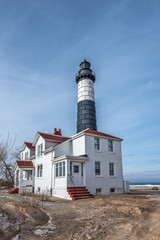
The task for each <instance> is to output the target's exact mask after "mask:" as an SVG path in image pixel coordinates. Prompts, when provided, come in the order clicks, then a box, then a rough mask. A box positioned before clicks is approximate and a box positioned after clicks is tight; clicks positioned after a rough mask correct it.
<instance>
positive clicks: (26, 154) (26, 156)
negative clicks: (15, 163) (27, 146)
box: [25, 152, 28, 160]
mask: <svg viewBox="0 0 160 240" xmlns="http://www.w3.org/2000/svg"><path fill="white" fill-rule="evenodd" d="M27 159H28V152H26V153H25V160H27Z"/></svg>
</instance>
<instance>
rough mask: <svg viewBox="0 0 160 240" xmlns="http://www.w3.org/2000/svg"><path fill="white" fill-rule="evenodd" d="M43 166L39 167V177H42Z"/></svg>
mask: <svg viewBox="0 0 160 240" xmlns="http://www.w3.org/2000/svg"><path fill="white" fill-rule="evenodd" d="M42 172H43V165H42V164H41V165H38V167H37V177H42Z"/></svg>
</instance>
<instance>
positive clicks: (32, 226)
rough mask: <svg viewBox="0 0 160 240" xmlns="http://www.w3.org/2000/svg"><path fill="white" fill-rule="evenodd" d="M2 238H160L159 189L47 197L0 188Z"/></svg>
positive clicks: (128, 239)
mask: <svg viewBox="0 0 160 240" xmlns="http://www.w3.org/2000/svg"><path fill="white" fill-rule="evenodd" d="M0 239H3V240H4V239H6V240H9V239H16V240H18V239H19V240H28V239H30V240H36V239H42V240H50V239H55V240H58V239H60V240H76V239H77V240H86V239H88V240H93V239H96V240H99V239H104V240H105V239H110V240H122V239H123V240H138V239H145V240H160V190H159V191H153V190H149V189H147V193H144V192H143V191H142V192H141V190H140V189H132V192H131V194H126V195H112V196H96V197H95V198H93V199H86V200H79V201H67V200H62V199H58V198H54V197H52V198H50V201H48V202H40V201H38V200H37V199H33V198H30V197H23V196H20V195H8V194H7V193H6V192H5V191H0Z"/></svg>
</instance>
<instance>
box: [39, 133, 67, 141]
mask: <svg viewBox="0 0 160 240" xmlns="http://www.w3.org/2000/svg"><path fill="white" fill-rule="evenodd" d="M38 133H39V134H40V135H41V136H42V137H43V138H44V139H46V140H52V141H55V142H64V141H67V140H68V139H69V138H67V137H62V136H59V135H52V134H47V133H40V132H38Z"/></svg>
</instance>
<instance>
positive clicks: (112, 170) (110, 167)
mask: <svg viewBox="0 0 160 240" xmlns="http://www.w3.org/2000/svg"><path fill="white" fill-rule="evenodd" d="M109 175H110V176H114V163H109Z"/></svg>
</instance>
